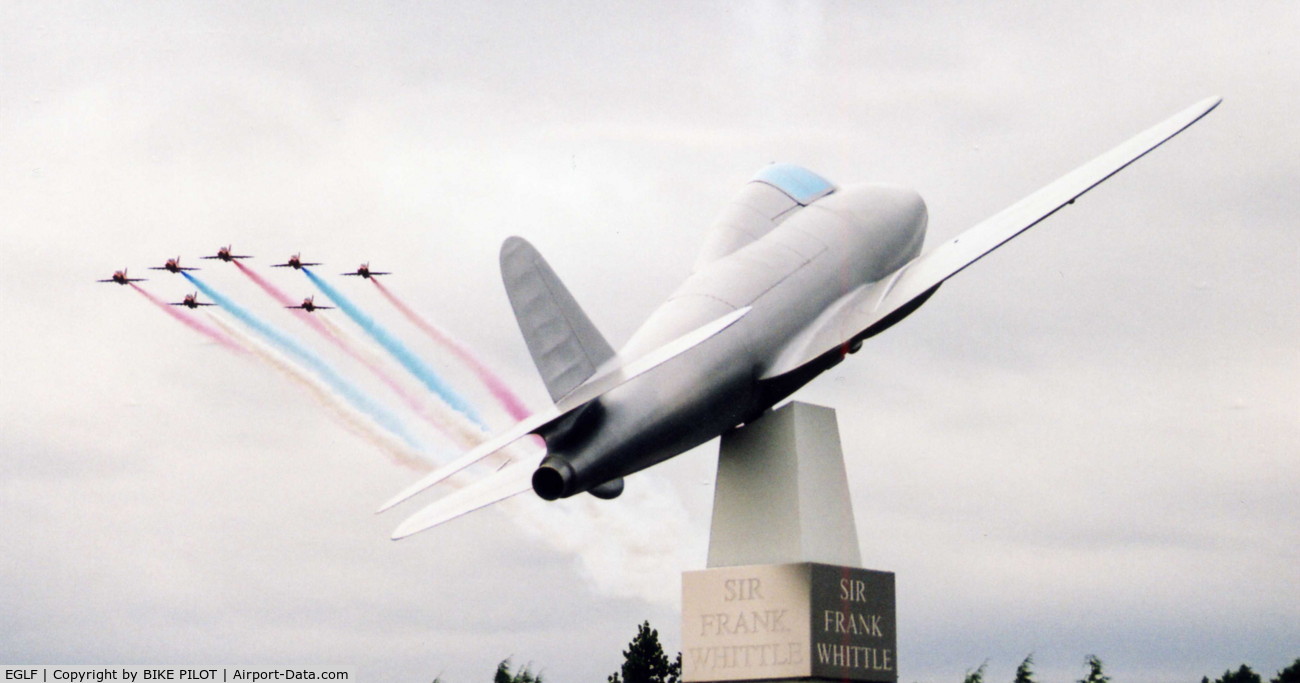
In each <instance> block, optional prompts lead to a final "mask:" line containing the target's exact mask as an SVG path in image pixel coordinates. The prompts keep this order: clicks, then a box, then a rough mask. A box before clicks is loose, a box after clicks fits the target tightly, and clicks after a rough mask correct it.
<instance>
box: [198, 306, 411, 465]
mask: <svg viewBox="0 0 1300 683" xmlns="http://www.w3.org/2000/svg"><path fill="white" fill-rule="evenodd" d="M208 317H209V318H210V319H211V320H212V322H213V323H214V324H215V325H216V326H217V327H220V328H221V329H222V331H224V332H225V333H226V334H227V335H230V337H232V338H234V339H236V340H237V341H238V342H239V343H240V344H242V345H244V347H246V348H247V349H248V350H249V351H250V352H251V353H252V354H253V355H255V356H257V358H258V359H260V360H262V361H263V362H265V363H266V364H267V365H269V366H271V367H272V368H274V369H275V370H278V371H279V372H280V373H281V374H283V375H285V376H286V377H288V378H290V379H292V380H294V381H296V382H298V384H300V385H301V386H302V387H303V388H305V389H306V390H307V391H308V393H310V394H311V395H312V396H313V397H315V398H316V400H317V402H318V403H320V404H321V405H322V406H324V407H325V408H327V409H328V410H330V412H332V413H334V416H335V417H337V418H338V419H339V420H340V421H341V422H342V423H343V424H344V426H346V427H348V428H349V429H350V430H351V431H352V432H353V433H355V434H357V435H358V436H361V437H362V438H364V439H366V440H367V441H369V442H371V443H372V444H374V445H375V446H378V447H379V449H380V450H381V451H383V452H384V453H387V454H388V455H389V456H390V457H391V458H392V460H393V462H395V463H397V464H399V465H402V466H403V467H407V468H409V469H413V470H416V471H420V472H426V471H428V470H429V467H430V466H429V462H428V461H427V460H426V459H425V457H424V456H423V455H422V454H420V453H418V452H416V451H415V450H414V449H411V448H409V447H408V446H407V445H406V444H405V443H403V442H402V440H401V439H398V438H396V437H395V436H393V435H391V434H389V433H388V432H386V431H384V430H383V429H382V428H380V427H379V426H378V425H377V424H375V423H374V422H373V421H371V420H370V419H369V418H367V417H366V416H364V415H362V414H360V413H358V412H357V411H355V410H353V409H352V407H351V406H349V405H348V404H347V402H346V401H344V400H343V399H342V398H340V397H339V396H338V395H336V394H334V393H333V392H332V391H330V390H329V389H328V388H327V387H326V386H325V385H324V384H323V383H321V382H320V381H318V380H317V379H316V378H314V377H312V376H311V375H310V374H309V373H307V372H306V371H304V370H302V369H301V368H299V367H298V366H296V365H294V364H293V363H291V362H289V361H288V360H287V359H285V358H283V357H281V356H280V355H279V354H278V353H276V352H275V351H274V350H272V349H271V348H269V347H267V346H266V345H265V344H263V343H262V342H261V341H259V340H257V339H254V338H253V337H252V336H250V335H248V334H245V333H244V332H243V331H242V330H240V329H239V328H237V327H235V326H234V325H231V324H230V323H228V322H226V321H225V320H222V319H221V317H220V316H218V315H216V314H213V313H209V314H208Z"/></svg>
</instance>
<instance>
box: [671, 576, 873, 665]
mask: <svg viewBox="0 0 1300 683" xmlns="http://www.w3.org/2000/svg"><path fill="white" fill-rule="evenodd" d="M897 633H898V631H897V628H896V624H895V622H894V575H893V574H891V573H889V572H878V571H871V570H868V569H855V568H852V567H837V566H834V565H828V564H816V563H812V562H804V563H797V564H777V565H755V566H750V567H723V568H719V569H705V570H702V571H696V572H686V573H684V574H683V575H682V680H684V681H695V682H707V683H715V682H717V681H757V680H762V681H773V680H779V681H883V682H887V683H893V681H897V680H898V666H897V661H898V660H897V652H898V643H897Z"/></svg>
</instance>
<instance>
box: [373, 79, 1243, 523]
mask: <svg viewBox="0 0 1300 683" xmlns="http://www.w3.org/2000/svg"><path fill="white" fill-rule="evenodd" d="M1219 101H1220V100H1219V98H1211V99H1208V100H1205V101H1203V102H1200V103H1198V104H1196V105H1194V106H1192V107H1190V108H1188V109H1186V110H1185V111H1183V112H1181V113H1179V114H1177V115H1175V116H1174V117H1172V118H1170V119H1168V120H1166V121H1164V122H1163V123H1160V124H1158V125H1156V126H1155V127H1153V128H1151V129H1149V130H1147V131H1146V132H1144V133H1142V134H1140V135H1138V136H1137V137H1134V138H1133V139H1131V140H1129V141H1128V142H1125V143H1124V144H1122V145H1120V146H1119V147H1116V148H1115V149H1113V150H1111V151H1110V152H1107V153H1106V154H1103V155H1102V156H1100V157H1098V158H1097V159H1094V160H1093V161H1091V162H1089V163H1088V164H1085V165H1084V166H1081V167H1080V168H1078V169H1076V170H1074V171H1072V172H1071V173H1069V174H1067V175H1065V176H1064V177H1062V178H1060V179H1059V180H1057V181H1056V182H1054V183H1052V184H1050V185H1048V186H1046V187H1044V188H1043V189H1041V190H1039V191H1037V192H1035V193H1034V194H1032V195H1030V196H1029V197H1026V198H1025V199H1023V200H1021V201H1019V202H1017V203H1016V204H1014V205H1012V206H1011V207H1010V208H1008V209H1005V210H1004V211H1002V212H1001V213H998V214H996V215H994V216H993V217H991V218H989V219H987V220H985V221H983V222H981V223H979V224H977V225H975V226H974V227H972V228H970V229H968V230H967V231H965V232H963V233H961V234H960V235H958V236H957V237H954V238H952V239H950V240H948V241H947V242H944V243H943V244H940V245H939V246H938V247H935V248H933V249H931V250H929V251H926V252H925V253H922V249H921V245H922V242H923V241H924V240H925V231H926V221H927V216H926V209H925V203H924V202H922V201H921V197H920V196H918V195H917V193H916V192H914V191H912V190H909V189H905V188H901V187H894V186H889V185H850V186H844V187H837V186H835V185H833V184H831V183H830V182H828V181H827V180H825V179H824V178H822V177H820V176H818V175H816V174H814V173H812V172H810V171H807V170H805V169H802V168H799V167H797V166H791V165H784V164H778V165H773V166H769V167H767V168H765V169H762V170H761V171H759V172H758V175H757V176H755V178H754V179H753V181H751V182H750V183H749V184H747V185H745V186H744V187H743V188H742V189H741V191H740V193H739V195H738V196H737V197H736V198H735V199H734V200H733V201H732V203H731V204H730V205H728V206H727V207H726V209H724V211H723V213H722V215H721V217H720V218H719V219H718V221H717V223H716V224H715V225H714V226H713V227H712V229H711V230H710V231H709V233H708V234H707V236H706V238H705V240H704V243H703V246H702V248H701V250H700V254H699V256H698V258H697V260H696V262H695V267H694V271H693V273H692V274H691V275H690V277H688V278H687V279H686V281H685V282H684V283H682V285H681V286H680V287H678V288H677V290H676V291H675V292H674V293H673V294H672V295H671V296H670V297H669V298H668V300H667V301H666V302H664V304H663V305H661V306H660V307H659V308H658V309H656V310H655V311H654V312H653V313H651V315H650V317H649V319H647V320H646V322H645V323H644V324H643V325H642V326H641V327H640V329H638V330H637V332H636V333H635V334H634V335H633V336H632V338H631V340H630V341H628V343H627V344H626V345H625V346H624V347H623V348H622V349H621V350H620V351H619V352H618V353H615V352H614V350H613V349H612V348H611V347H610V345H609V343H608V342H606V341H605V339H604V337H602V336H601V335H600V333H599V332H597V331H596V328H595V326H594V325H592V323H591V321H590V320H589V319H588V318H587V316H586V315H585V314H584V313H583V312H582V310H581V309H580V308H579V307H578V305H577V303H576V302H575V301H574V299H573V297H572V296H571V295H570V294H569V292H568V290H567V289H565V287H564V285H563V284H561V283H560V280H559V278H558V277H556V275H555V273H554V272H553V271H552V270H551V268H550V267H549V266H548V265H547V264H546V261H544V260H543V259H542V257H541V255H540V254H539V253H537V251H536V250H535V249H533V247H532V246H531V245H530V244H529V243H528V242H526V241H524V240H523V239H521V238H519V237H511V238H509V239H507V240H506V241H505V244H504V245H503V246H502V248H501V271H502V276H503V279H504V281H505V287H506V292H507V295H508V297H509V299H510V303H511V306H512V308H513V309H514V312H515V316H516V319H517V321H518V323H519V328H520V330H521V331H522V332H523V337H524V341H525V343H526V344H527V346H528V350H529V352H530V353H531V355H532V357H533V362H534V364H536V366H537V369H538V371H539V372H540V374H541V376H542V380H543V381H544V382H545V384H546V388H547V390H548V391H549V392H550V395H551V398H552V399H553V401H554V403H555V405H554V407H552V408H550V409H547V410H544V411H542V412H540V413H537V414H535V415H533V416H531V417H528V418H525V419H524V420H522V421H521V422H519V423H518V424H516V425H515V426H514V427H512V428H510V429H508V430H506V431H505V432H503V433H501V434H500V435H498V436H496V437H494V438H491V439H489V440H487V441H486V442H484V443H482V444H481V445H479V446H478V447H476V448H474V449H472V450H470V451H469V452H468V453H466V454H464V455H463V456H461V457H460V458H458V459H456V460H454V461H452V462H451V463H448V464H447V465H445V466H442V467H440V468H438V469H437V470H435V471H434V472H432V473H430V474H429V475H428V476H427V477H425V478H424V479H422V480H420V481H418V482H416V483H415V484H414V485H412V486H411V487H409V488H407V489H406V490H405V491H403V492H401V493H400V494H398V495H397V496H396V497H395V498H393V499H392V500H390V501H388V503H386V504H385V505H384V506H383V507H381V508H380V511H381V512H382V511H383V510H386V509H388V508H389V507H392V506H393V505H396V504H398V503H400V502H402V501H404V500H406V499H407V498H410V497H411V496H414V495H415V494H417V493H419V492H421V491H423V490H425V489H426V488H429V487H431V486H433V485H435V484H438V483H439V482H443V481H445V480H447V479H449V478H450V477H452V476H453V475H456V474H457V473H459V472H461V471H462V470H464V469H465V468H467V467H469V466H470V465H472V464H474V463H476V462H478V461H480V460H482V459H483V458H485V457H487V456H489V455H491V454H493V453H496V452H497V451H500V450H502V449H504V448H505V447H507V446H509V445H510V444H512V443H514V442H515V441H517V440H519V439H521V438H523V437H525V436H527V435H529V434H536V435H538V436H541V437H542V439H543V440H544V441H545V443H546V455H545V456H544V458H542V460H541V462H540V464H536V463H529V462H524V461H521V460H518V459H516V460H514V461H512V462H510V463H509V464H508V465H506V466H505V467H504V468H501V469H499V470H498V471H496V472H494V473H492V474H490V475H488V476H487V477H486V478H485V479H483V480H480V481H477V482H474V483H471V484H469V485H467V486H464V487H462V488H459V489H457V490H454V491H452V492H450V493H449V494H447V495H446V496H444V497H443V498H441V499H439V500H437V501H435V502H434V503H433V504H432V505H430V506H428V507H427V508H425V509H423V510H421V511H419V512H418V513H416V514H415V515H414V516H412V517H411V518H409V519H407V520H406V521H405V522H404V523H402V524H401V525H400V526H399V527H398V528H397V530H396V531H394V533H393V538H395V539H396V538H402V537H404V536H409V535H410V534H413V533H416V532H418V531H421V530H424V529H427V528H429V527H431V526H434V525H437V524H440V523H442V522H444V521H446V520H449V519H452V518H454V517H457V516H460V515H462V514H465V513H466V512H469V511H472V510H475V509H478V508H480V507H483V506H486V505H489V504H491V503H494V502H497V501H499V500H503V499H505V498H508V497H510V496H513V495H516V494H519V493H523V492H524V491H527V490H528V489H530V488H531V489H532V490H533V491H535V492H536V494H537V495H538V496H540V497H541V498H544V499H546V500H555V499H557V498H565V497H568V496H572V495H575V494H578V493H583V492H587V493H591V494H592V495H595V496H597V497H600V498H613V497H615V496H618V495H619V494H620V493H621V492H622V490H623V478H624V477H626V476H628V475H630V474H632V473H634V472H638V471H640V470H643V469H645V468H647V467H650V466H652V465H655V464H657V463H659V462H662V461H664V460H667V459H668V458H671V457H673V456H675V455H677V454H679V453H682V452H684V451H686V450H688V449H690V448H692V447H694V446H697V445H699V444H702V443H704V442H706V441H708V440H710V439H712V438H714V437H716V436H719V435H721V434H722V433H723V432H725V431H727V430H730V429H733V428H735V427H736V426H738V425H741V424H744V423H747V422H750V421H753V420H755V419H757V418H759V417H760V416H762V415H763V414H764V413H765V412H766V411H767V410H768V409H770V408H771V407H772V406H773V405H775V404H776V403H777V402H779V401H781V400H783V399H785V398H786V397H788V396H790V395H791V394H792V393H794V392H795V391H796V390H798V389H799V388H800V387H802V386H803V385H805V384H807V383H808V382H809V381H811V380H812V379H813V378H814V377H817V376H818V375H820V374H821V373H823V372H825V371H826V370H827V369H829V368H831V367H833V366H835V365H836V364H838V363H839V362H840V361H842V360H843V359H844V357H845V356H846V355H847V354H849V353H853V352H855V351H857V350H858V349H859V348H860V347H861V345H862V342H863V340H864V339H866V338H868V337H871V336H873V335H876V334H879V333H880V332H883V331H884V330H886V329H888V328H889V327H890V326H892V325H894V324H895V323H897V322H898V321H900V320H902V319H903V318H905V317H906V316H907V315H909V314H911V313H912V312H913V311H915V310H916V309H917V308H918V307H919V306H921V304H923V303H925V301H926V300H927V299H929V298H930V296H931V295H933V294H934V292H935V290H936V289H938V287H939V285H940V284H942V283H943V282H944V281H945V280H947V279H948V278H950V277H952V276H953V275H956V274H957V273H958V272H960V271H961V270H962V269H964V268H966V267H967V266H969V265H970V264H972V263H974V262H975V261H977V260H979V258H980V257H982V256H984V255H985V254H987V253H989V252H990V251H992V250H994V249H996V248H997V247H999V246H1001V245H1002V244H1003V243H1005V242H1007V241H1008V240H1010V239H1011V238H1013V237H1015V236H1016V235H1019V234H1020V233H1022V232H1024V231H1025V230H1027V229H1029V228H1031V227H1033V226H1034V225H1037V224H1038V223H1039V222H1040V221H1042V220H1043V219H1044V218H1046V217H1048V216H1050V215H1051V214H1053V213H1055V212H1056V211H1057V210H1058V209H1060V208H1061V207H1063V206H1065V205H1067V204H1072V203H1073V202H1074V200H1075V199H1077V198H1078V197H1079V196H1080V195H1082V194H1083V193H1085V192H1087V191H1088V190H1090V189H1092V188H1093V187H1095V186H1096V185H1097V184H1098V183H1100V182H1102V181H1103V180H1106V179H1107V178H1109V177H1110V176H1112V175H1113V174H1115V173H1116V172H1118V171H1119V170H1121V169H1123V168H1124V167H1126V166H1128V165H1129V164H1130V163H1132V162H1133V161H1135V160H1137V159H1138V158H1140V157H1142V156H1143V155H1145V154H1146V153H1147V152H1150V151H1151V150H1153V149H1155V148H1156V147H1157V146H1159V145H1160V144H1161V143H1163V142H1164V141H1166V140H1168V139H1169V138H1171V137H1173V136H1174V135H1176V134H1178V133H1179V132H1181V131H1182V130H1183V129H1185V128H1187V127H1188V126H1190V125H1191V124H1193V123H1195V122H1196V121H1198V120H1199V119H1200V118H1201V117H1203V116H1205V115H1206V114H1207V113H1209V112H1210V110H1212V109H1214V107H1216V106H1217V105H1218V104H1219Z"/></svg>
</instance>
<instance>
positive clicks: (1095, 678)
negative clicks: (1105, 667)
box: [1079, 655, 1110, 683]
mask: <svg viewBox="0 0 1300 683" xmlns="http://www.w3.org/2000/svg"><path fill="white" fill-rule="evenodd" d="M1087 662H1088V677H1087V678H1084V679H1081V680H1080V681H1079V683H1110V676H1107V675H1106V674H1105V672H1104V671H1102V666H1101V659H1099V658H1098V657H1097V655H1088V659H1087Z"/></svg>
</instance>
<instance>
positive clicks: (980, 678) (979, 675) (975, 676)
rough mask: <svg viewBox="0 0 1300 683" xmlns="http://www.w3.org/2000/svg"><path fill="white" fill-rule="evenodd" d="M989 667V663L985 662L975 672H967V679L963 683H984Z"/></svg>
mask: <svg viewBox="0 0 1300 683" xmlns="http://www.w3.org/2000/svg"><path fill="white" fill-rule="evenodd" d="M988 665H989V663H988V662H984V663H983V664H980V666H979V668H978V669H976V670H974V671H970V670H967V671H966V677H965V678H963V679H962V683H984V670H985V669H987V668H988Z"/></svg>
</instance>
